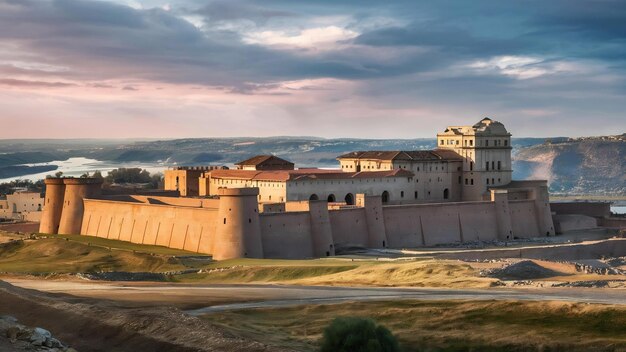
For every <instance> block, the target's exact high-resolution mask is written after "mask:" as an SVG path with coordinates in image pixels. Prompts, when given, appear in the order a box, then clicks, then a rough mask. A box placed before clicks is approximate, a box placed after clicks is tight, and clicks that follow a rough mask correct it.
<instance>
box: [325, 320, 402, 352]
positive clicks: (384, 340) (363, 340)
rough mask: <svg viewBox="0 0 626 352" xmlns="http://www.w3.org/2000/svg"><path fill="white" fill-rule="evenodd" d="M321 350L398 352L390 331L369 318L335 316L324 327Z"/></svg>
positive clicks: (326, 351) (398, 346)
mask: <svg viewBox="0 0 626 352" xmlns="http://www.w3.org/2000/svg"><path fill="white" fill-rule="evenodd" d="M320 351H321V352H399V351H400V345H399V344H398V341H397V340H396V338H395V337H394V336H393V335H392V334H391V332H390V331H389V330H388V329H387V328H385V327H384V326H382V325H376V323H375V322H374V321H373V320H371V319H366V318H357V317H346V318H336V319H335V320H333V321H332V323H330V325H329V326H328V327H326V329H324V335H323V337H322V347H321V349H320Z"/></svg>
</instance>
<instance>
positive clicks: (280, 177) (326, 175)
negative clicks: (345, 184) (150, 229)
mask: <svg viewBox="0 0 626 352" xmlns="http://www.w3.org/2000/svg"><path fill="white" fill-rule="evenodd" d="M209 174H210V175H211V178H220V179H239V180H249V181H281V182H285V181H292V180H305V179H320V180H330V179H353V178H381V177H411V176H413V173H412V172H411V171H407V170H402V169H395V170H385V171H362V172H343V171H341V170H324V169H299V170H278V171H256V170H215V171H210V172H209Z"/></svg>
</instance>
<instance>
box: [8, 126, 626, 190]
mask: <svg viewBox="0 0 626 352" xmlns="http://www.w3.org/2000/svg"><path fill="white" fill-rule="evenodd" d="M512 144H513V148H514V149H513V158H514V175H513V176H514V178H516V179H520V178H544V179H548V180H550V182H551V183H550V188H551V190H552V191H553V192H560V193H581V194H615V193H621V194H624V193H626V185H625V183H626V180H625V179H624V175H625V173H626V172H625V171H626V170H625V166H624V163H625V157H626V137H625V136H624V135H622V136H610V137H595V138H579V139H570V138H567V137H558V138H551V139H546V138H513V140H512ZM435 147H436V140H435V139H434V138H422V139H390V140H379V139H349V138H337V139H323V138H315V137H268V138H246V137H241V138H193V139H174V140H80V139H78V140H0V178H6V177H16V176H21V175H27V174H31V173H32V172H30V171H29V168H28V167H25V166H27V165H25V164H35V163H46V162H51V161H56V160H66V159H68V158H72V157H85V158H89V159H96V160H100V161H107V162H109V163H120V164H121V163H124V164H126V165H128V164H129V163H132V162H137V163H144V164H145V163H158V164H160V165H163V167H167V166H174V165H189V166H194V165H232V164H234V163H235V162H237V161H241V160H244V159H246V158H248V157H250V156H253V155H257V154H275V155H278V156H280V157H283V158H286V159H288V160H291V161H293V162H294V163H296V165H297V166H299V167H337V166H338V163H337V160H336V159H335V158H336V157H337V156H338V155H340V154H343V153H346V152H350V151H357V150H418V149H433V148H435ZM46 166H47V167H48V168H49V169H50V170H53V166H52V167H50V166H49V165H46ZM30 169H32V166H31V168H30ZM20 172H21V173H22V174H21V175H20Z"/></svg>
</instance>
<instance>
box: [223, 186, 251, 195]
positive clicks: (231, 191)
mask: <svg viewBox="0 0 626 352" xmlns="http://www.w3.org/2000/svg"><path fill="white" fill-rule="evenodd" d="M217 194H218V195H219V196H220V197H223V196H226V197H238V196H239V197H242V196H253V197H256V196H258V195H259V189H258V188H257V187H252V188H220V189H218V190H217Z"/></svg>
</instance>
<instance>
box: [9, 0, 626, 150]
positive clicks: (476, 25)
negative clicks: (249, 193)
mask: <svg viewBox="0 0 626 352" xmlns="http://www.w3.org/2000/svg"><path fill="white" fill-rule="evenodd" d="M484 116H489V117H491V118H493V119H496V120H499V121H501V122H503V123H505V124H506V126H507V128H508V129H509V130H510V131H511V132H512V133H513V134H514V136H518V137H521V136H541V137H543V136H583V135H604V134H618V133H623V132H625V131H626V1H621V0H615V1H611V0H604V1H603V0H598V1H577V0H555V1H545V0H541V1H535V0H529V1H502V0H493V1H446V0H439V1H417V0H399V1H380V0H377V1H370V0H359V1H355V0H332V1H331V0H326V1H293V0H263V1H234V0H224V1H221V0H219V1H207V0H202V1H200V0H177V1H173V0H170V1H166V0H163V1H161V0H143V1H142V0H115V1H114V0H110V1H88V0H80V1H74V0H0V122H1V126H0V138H76V137H97V138H109V137H123V138H129V137H130V138H135V137H137V138H138V137H149V138H152V137H154V138H179V137H228V136H285V135H297V136H319V137H355V138H360V137H367V138H418V137H434V134H435V133H436V132H437V131H439V130H441V129H442V128H443V127H444V126H446V125H458V124H470V123H474V122H476V121H478V120H480V118H482V117H484Z"/></svg>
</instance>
